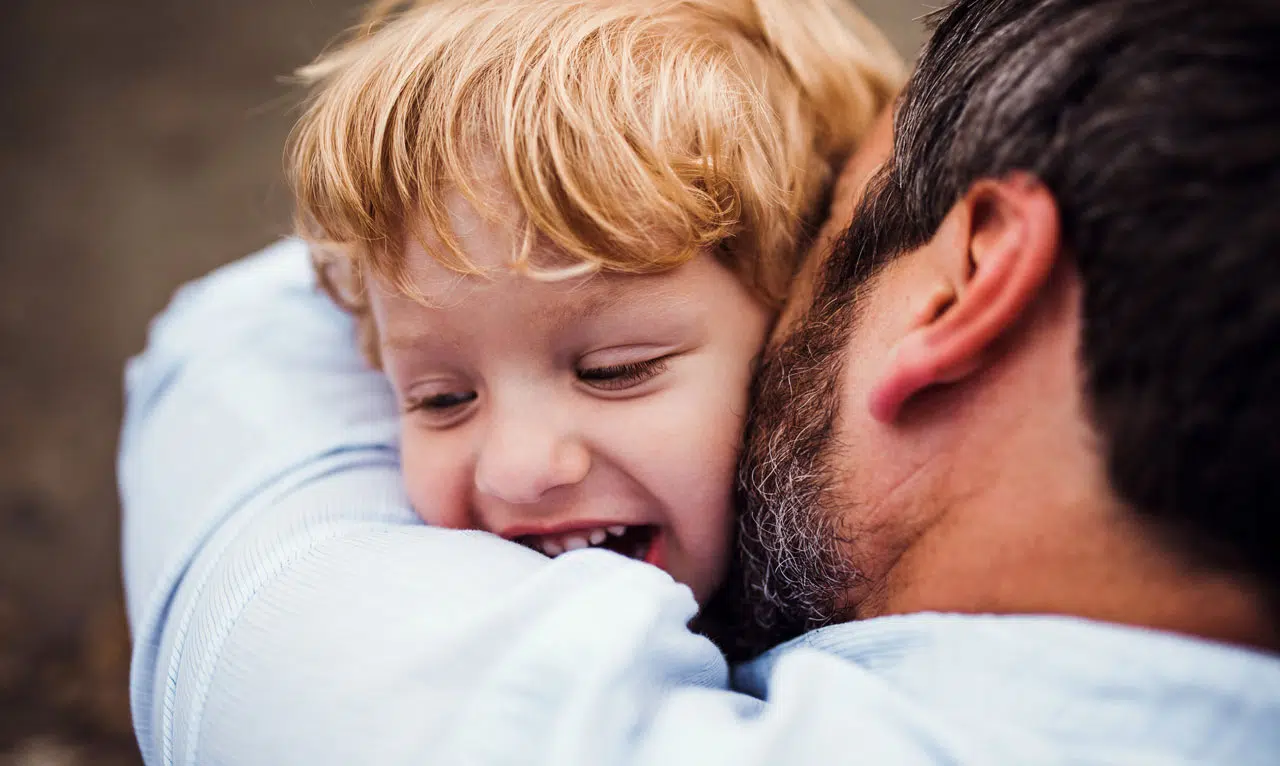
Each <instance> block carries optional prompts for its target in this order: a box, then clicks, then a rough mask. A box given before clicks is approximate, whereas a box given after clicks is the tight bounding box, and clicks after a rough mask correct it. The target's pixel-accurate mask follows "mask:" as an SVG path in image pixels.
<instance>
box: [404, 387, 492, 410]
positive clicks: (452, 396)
mask: <svg viewBox="0 0 1280 766" xmlns="http://www.w3.org/2000/svg"><path fill="white" fill-rule="evenodd" d="M475 400H476V392H475V391H451V392H449V393H444V394H432V395H430V396H423V397H419V398H416V399H410V400H409V401H408V402H407V404H406V406H405V409H406V410H408V411H410V412H415V411H423V412H448V411H449V410H453V409H456V408H458V407H462V406H464V405H467V404H470V403H471V402H474V401H475Z"/></svg>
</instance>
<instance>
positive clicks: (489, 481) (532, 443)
mask: <svg viewBox="0 0 1280 766" xmlns="http://www.w3.org/2000/svg"><path fill="white" fill-rule="evenodd" d="M590 470H591V455H590V453H589V452H588V450H587V448H586V445H584V444H583V443H582V441H581V440H580V439H577V438H575V437H574V436H573V435H572V434H571V433H567V432H566V431H565V430H564V429H558V428H555V427H554V426H552V425H551V424H548V423H545V422H541V423H540V422H538V420H537V419H536V418H514V419H507V420H505V421H504V422H502V423H494V424H492V426H491V428H490V431H489V434H488V438H487V439H486V440H485V443H484V444H483V445H482V447H481V450H480V455H479V456H478V459H477V461H476V471H475V485H476V489H477V490H478V491H479V492H481V493H482V494H485V495H490V496H492V497H495V498H498V499H499V500H502V501H504V502H507V503H513V504H531V503H536V502H538V501H540V500H541V499H542V498H543V496H544V495H546V493H548V492H550V491H551V490H553V489H555V488H556V487H564V486H571V485H574V484H578V483H579V482H581V481H582V480H583V479H585V478H586V477H587V473H588V471H590Z"/></svg>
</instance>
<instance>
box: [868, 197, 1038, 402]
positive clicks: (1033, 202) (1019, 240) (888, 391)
mask: <svg viewBox="0 0 1280 766" xmlns="http://www.w3.org/2000/svg"><path fill="white" fill-rule="evenodd" d="M1060 244H1061V242H1060V223H1059V219H1058V206H1057V203H1056V202H1055V201H1054V199H1053V195H1052V194H1051V193H1050V192H1049V190H1048V188H1046V187H1045V186H1044V184H1042V183H1041V182H1040V181H1039V180H1038V179H1036V178H1034V177H1032V176H1030V175H1027V174H1025V173H1018V174H1014V175H1011V176H1009V177H1008V178H1005V179H1001V180H984V181H980V182H978V183H976V184H974V185H973V186H972V187H971V188H970V189H969V191H968V192H967V193H966V194H965V195H964V197H963V198H962V199H961V200H960V201H959V202H958V203H956V205H955V207H953V208H952V209H951V211H950V212H949V213H948V214H947V217H946V218H945V219H944V220H943V223H942V226H941V227H939V229H938V233H937V234H936V235H935V236H934V239H933V240H932V241H930V242H929V243H928V244H926V245H925V247H924V250H925V253H924V255H925V257H927V258H930V259H933V260H935V261H936V262H935V264H934V265H936V266H937V267H938V269H937V273H938V274H941V275H945V276H944V277H941V278H939V279H938V280H937V281H936V282H935V289H934V290H933V292H932V293H930V294H929V295H927V296H925V299H924V300H923V301H922V302H921V303H920V305H919V311H918V313H917V316H916V318H915V320H914V322H913V325H912V326H911V329H910V330H909V331H908V332H907V334H905V335H904V336H902V338H901V339H900V340H899V341H898V342H897V343H896V344H895V346H894V348H893V350H892V352H891V354H890V357H889V363H888V365H887V366H886V368H885V369H884V371H883V372H882V373H881V375H880V377H879V379H878V380H877V381H876V383H875V385H874V386H873V387H872V390H871V393H870V396H869V401H868V406H869V408H870V410H871V415H872V417H874V418H876V419H877V420H879V421H881V422H884V423H890V422H892V421H893V420H895V419H896V418H897V417H898V413H899V411H900V410H901V409H902V406H903V405H904V404H905V403H906V402H907V400H909V399H910V398H911V397H913V396H915V395H916V394H917V393H920V392H921V391H923V390H925V389H927V388H929V387H932V386H936V385H942V384H947V383H955V382H958V381H960V380H963V379H964V378H967V377H968V376H970V375H972V374H974V373H975V372H977V371H978V370H980V369H982V368H983V367H984V366H985V363H986V359H987V358H988V357H989V353H988V352H989V351H990V350H991V348H992V346H993V345H994V344H995V342H996V341H997V340H998V339H999V338H1000V337H1001V336H1002V335H1003V334H1004V333H1005V332H1006V331H1007V330H1009V329H1010V328H1011V327H1012V326H1013V325H1014V324H1015V323H1016V322H1017V321H1018V319H1019V318H1020V317H1021V316H1022V315H1023V313H1024V312H1025V311H1026V310H1027V308H1028V307H1029V306H1030V305H1031V304H1032V303H1033V302H1034V301H1035V299H1036V296H1037V295H1039V293H1040V290H1041V289H1042V288H1043V287H1044V285H1045V283H1046V282H1047V281H1048V279H1049V275H1050V273H1051V272H1052V271H1053V266H1054V263H1055V261H1056V260H1057V258H1058V253H1059V251H1060Z"/></svg>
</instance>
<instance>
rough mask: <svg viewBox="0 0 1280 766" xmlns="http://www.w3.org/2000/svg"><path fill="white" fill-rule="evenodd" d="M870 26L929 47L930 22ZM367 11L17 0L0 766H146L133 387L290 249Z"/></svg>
mask: <svg viewBox="0 0 1280 766" xmlns="http://www.w3.org/2000/svg"><path fill="white" fill-rule="evenodd" d="M862 7H863V8H864V10H866V11H867V13H868V14H869V15H871V16H872V18H874V19H875V20H876V21H878V22H879V23H880V24H882V25H883V26H884V28H885V29H886V30H887V31H888V32H889V34H890V36H891V38H892V39H893V40H894V42H895V43H897V44H898V46H899V47H900V48H901V49H902V50H903V51H906V52H908V53H909V54H910V53H911V52H914V51H915V50H916V48H917V46H918V45H919V42H920V37H921V29H920V27H919V25H918V24H917V23H916V21H915V19H916V17H918V16H919V15H920V14H921V13H923V12H924V10H925V3H922V2H914V1H912V0H863V2H862ZM357 12H358V3H357V2H353V0H209V1H208V2H204V3H187V2H175V1H174V0H169V1H168V2H166V1H164V0H124V1H123V2H104V1H103V0H53V1H51V2H50V1H45V2H40V1H38V0H0V94H2V95H3V99H2V100H0V221H2V222H3V226H2V227H0V371H2V372H0V766H6V764H14V765H15V766H17V765H18V764H22V765H23V766H35V765H36V764H42V765H47V766H54V765H59V766H61V765H64V764H94V765H95V766H98V765H104V766H112V765H113V764H122V765H123V764H136V763H138V762H139V761H138V756H137V752H136V748H135V747H134V744H133V738H132V731H131V728H130V721H129V712H128V698H127V696H128V695H127V692H126V688H125V687H126V681H127V673H128V632H127V628H126V626H125V621H124V612H123V608H122V606H121V597H120V577H119V552H118V523H119V507H118V501H117V496H116V488H115V477H114V466H113V461H114V452H115V444H116V435H117V429H118V424H119V419H120V414H121V392H120V373H121V368H122V365H123V363H124V360H125V359H126V358H127V357H128V356H129V355H130V354H133V353H135V352H136V351H138V350H139V349H140V348H141V347H142V344H143V341H144V337H145V331H146V325H147V320H148V319H149V318H150V317H151V316H152V315H154V314H155V313H156V312H157V311H159V310H160V309H161V308H162V307H163V306H164V304H165V302H166V301H167V300H168V298H169V296H170V295H171V294H172V292H173V290H174V288H175V287H177V286H178V285H179V284H181V283H182V282H184V281H186V280H189V279H191V278H193V277H196V276H199V275H200V274H202V273H204V272H206V271H208V270H210V269H212V268H214V267H216V266H218V265H219V264H222V263H225V262H227V261H230V260H233V259H235V258H237V257H240V256H242V255H245V254H247V253H249V252H251V251H253V250H254V249H256V248H258V247H261V246H262V245H265V244H267V243H268V242H270V241H272V240H273V239H275V238H277V237H279V236H281V235H283V234H286V233H287V231H288V222H289V200H288V194H287V191H286V189H285V187H284V185H283V183H282V180H281V172H280V168H281V160H280V157H281V147H282V144H283V142H284V139H285V135H286V134H287V132H288V130H289V127H290V124H291V122H292V119H293V116H294V106H295V104H296V97H297V94H296V93H295V92H294V91H293V90H292V89H291V88H290V87H289V86H288V85H287V84H285V83H284V82H283V81H282V78H283V77H284V76H286V75H287V74H288V73H289V72H290V71H291V70H292V69H293V68H294V67H296V66H297V65H299V64H301V63H305V62H306V61H307V60H308V59H309V58H310V57H312V56H313V55H314V54H315V53H317V52H318V51H319V50H320V49H321V48H322V47H323V46H324V45H325V44H326V43H328V42H329V41H331V40H332V39H334V38H335V37H336V36H337V35H338V34H339V33H340V32H341V31H342V30H343V29H344V28H345V27H346V26H347V25H349V24H351V23H352V22H353V21H354V19H355V18H356V14H357ZM175 512H181V509H175Z"/></svg>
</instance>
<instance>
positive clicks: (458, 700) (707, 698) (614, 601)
mask: <svg viewBox="0 0 1280 766" xmlns="http://www.w3.org/2000/svg"><path fill="white" fill-rule="evenodd" d="M126 388H127V399H128V401H127V412H126V417H125V423H124V427H123V434H122V438H121V450H120V460H119V474H120V486H121V494H122V498H123V506H124V513H125V517H124V567H125V580H126V590H127V594H128V604H129V612H130V619H131V624H132V626H133V631H134V653H133V669H132V678H131V695H132V704H133V713H134V721H135V727H136V730H137V735H138V740H139V744H140V746H141V749H142V753H143V756H144V758H145V760H146V762H147V763H148V764H149V765H150V766H159V765H160V764H163V765H164V766H170V765H175V764H181V765H183V766H194V765H195V764H199V765H200V766H221V765H222V764H228V765H230V764H234V765H235V766H255V765H257V764H262V765H264V766H265V765H267V764H270V765H272V766H279V765H280V764H305V765H306V766H327V765H329V764H335V765H336V764H352V763H371V764H380V766H399V765H401V764H517V763H518V764H537V763H544V764H571V765H573V764H577V765H580V766H598V765H599V764H614V763H616V764H654V765H660V766H679V764H717V763H723V764H773V763H805V762H816V761H822V762H832V761H836V762H860V761H863V759H864V758H865V759H866V760H865V762H871V763H895V764H911V763H934V762H937V760H938V759H937V756H938V755H939V754H940V753H943V752H950V753H953V754H955V753H963V752H964V750H965V747H964V745H963V743H961V742H956V741H951V740H952V739H953V737H952V734H951V733H947V732H941V731H937V730H935V728H934V726H933V723H932V722H931V721H930V719H929V717H928V716H927V715H925V712H924V711H923V710H921V709H920V708H919V707H918V705H917V704H916V703H914V702H912V701H910V700H909V699H908V698H906V697H903V696H901V695H898V694H896V693H895V692H894V691H893V690H892V689H890V688H888V687H886V686H885V683H884V682H883V681H882V680H880V679H879V678H877V677H876V676H874V675H872V674H870V673H868V672H866V671H864V670H862V669H860V668H859V667H858V666H857V665H855V664H851V663H848V662H843V661H840V660H839V659H837V658H835V657H832V656H828V655H824V654H822V653H819V652H814V651H808V650H801V651H797V652H794V653H789V654H787V655H786V656H784V657H781V658H780V659H779V660H778V661H777V663H776V667H774V668H773V669H772V670H771V672H770V675H769V679H768V681H767V683H766V684H765V686H766V687H767V693H768V695H769V697H770V700H769V702H768V703H764V702H761V701H759V700H757V699H756V698H754V697H750V696H747V695H744V694H739V693H736V692H733V691H730V690H728V688H727V686H728V669H727V667H726V665H725V662H724V659H723V657H722V656H721V654H720V653H719V652H718V651H717V650H716V648H715V647H714V646H713V645H712V644H711V643H710V642H709V641H707V640H706V639H704V638H702V637H700V636H697V635H695V634H693V633H691V632H690V631H689V630H688V629H687V627H686V624H687V621H688V619H689V618H690V617H691V616H692V614H693V612H694V610H695V603H694V601H693V598H692V595H691V594H690V592H689V590H688V589H687V588H685V587H684V586H681V585H678V584H676V583H675V582H673V581H672V580H671V578H670V577H669V576H667V575H666V574H665V573H663V572H661V571H659V570H657V569H655V568H652V567H649V566H647V565H644V564H641V563H638V562H635V561H632V560H629V559H626V558H624V557H621V556H617V555H614V554H612V553H608V552H605V551H597V550H585V551H577V552H574V553H571V554H566V555H564V556H561V557H559V558H557V559H555V560H554V561H551V560H548V559H546V558H544V557H542V556H541V555H539V554H536V553H534V552H532V551H530V550H527V549H525V548H523V547H521V546H518V545H515V544H512V543H509V542H505V541H502V540H500V539H498V538H496V537H493V536H491V535H487V534H483V533H476V532H456V531H447V530H439V529H431V528H428V527H426V526H424V525H422V524H421V523H420V522H419V521H418V520H417V518H416V517H415V516H414V515H413V513H412V512H411V510H410V508H409V506H408V503H407V501H406V499H405V497H404V495H403V493H402V490H401V482H400V477H399V467H398V458H397V452H396V429H397V413H396V408H395V403H394V400H393V398H392V395H391V393H390V391H389V389H388V387H387V384H386V382H385V380H383V378H382V376H381V375H379V374H378V373H376V372H373V371H370V370H368V369H367V368H366V367H365V365H364V364H363V363H362V361H361V360H360V358H359V356H358V355H357V353H356V351H355V344H354V333H353V328H352V325H351V323H350V321H349V320H348V319H347V318H346V317H345V316H344V315H343V314H342V313H341V312H339V311H338V310H337V309H335V308H333V307H332V306H331V305H330V304H329V302H328V301H327V299H326V298H325V297H324V296H323V295H321V294H320V293H319V292H318V290H317V289H316V286H315V284H314V281H313V279H312V277H311V273H310V270H309V268H308V265H307V259H306V253H305V249H304V248H303V246H302V245H301V244H299V243H296V242H286V243H282V244H280V245H278V246H276V247H274V248H271V249H269V250H268V251H265V252H263V253H261V254H259V255H256V256H253V257H251V258H248V259H245V260H243V261H240V262H238V263H236V264H233V265H231V266H229V267H227V268H224V269H222V270H220V271H218V272H215V273H214V274H213V275H211V276H209V277H206V278H205V279H203V280H200V281H198V282H196V283H194V284H193V285H191V286H188V287H187V288H184V289H183V290H182V291H181V292H180V293H179V295H178V296H177V297H176V298H175V300H174V301H173V303H172V304H171V306H170V307H169V309H168V310H167V311H166V312H165V313H164V314H163V315H161V317H159V318H158V319H157V320H156V322H155V323H154V325H153V327H152V332H151V336H150V341H149V344H148V348H147V349H146V351H145V352H144V353H143V354H142V355H141V356H139V357H138V358H137V359H135V360H134V361H133V362H132V363H131V364H130V366H129V369H128V372H127V385H126ZM762 693H763V691H762ZM942 760H947V759H946V758H944V759H942Z"/></svg>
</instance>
